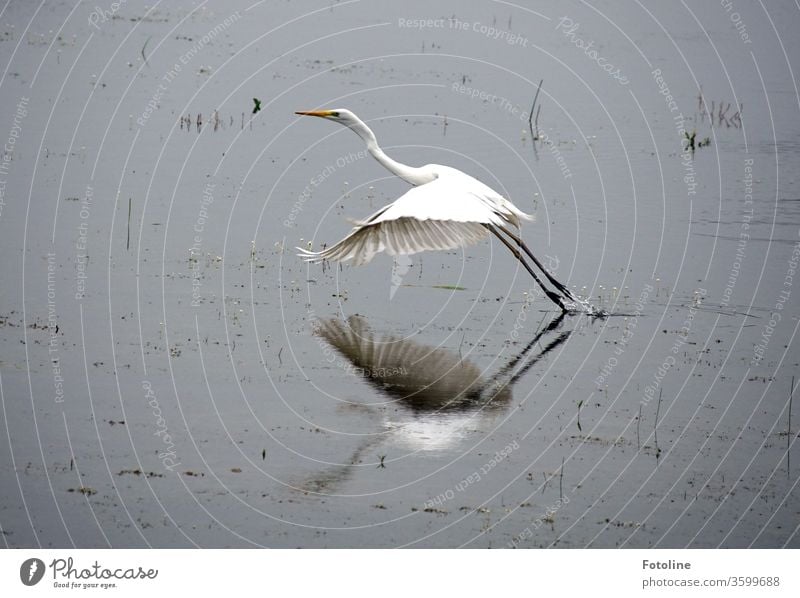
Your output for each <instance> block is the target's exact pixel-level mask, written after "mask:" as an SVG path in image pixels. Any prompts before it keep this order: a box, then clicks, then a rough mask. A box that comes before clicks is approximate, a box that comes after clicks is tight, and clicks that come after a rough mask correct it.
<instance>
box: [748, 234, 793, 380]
mask: <svg viewBox="0 0 800 598" xmlns="http://www.w3.org/2000/svg"><path fill="white" fill-rule="evenodd" d="M797 235H798V236H800V230H798V231H797ZM798 265H800V241H797V242H796V243H795V244H794V246H793V247H792V253H791V255H790V256H789V259H788V260H787V265H786V274H785V275H784V277H783V285H781V290H780V291H778V297H777V299H776V300H775V306H774V307H773V309H772V312H771V313H770V315H769V321H768V322H767V323H766V324H764V329H763V331H762V332H761V338H760V339H759V341H758V343H756V346H755V347H753V359H752V360H751V361H750V365H758V364H759V363H760V362H761V360H762V359H764V355H765V354H766V351H767V346H769V342H770V340H771V339H772V335H773V334H774V332H775V329H776V328H777V327H778V324H779V323H780V322H781V320H782V319H783V315H782V313H783V308H784V307H785V306H786V302H787V301H789V298H790V297H791V296H792V285H793V284H794V277H795V275H796V274H797V267H798Z"/></svg>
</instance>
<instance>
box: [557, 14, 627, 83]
mask: <svg viewBox="0 0 800 598" xmlns="http://www.w3.org/2000/svg"><path fill="white" fill-rule="evenodd" d="M580 27H581V24H580V23H576V22H575V21H573V20H572V19H571V18H569V17H561V19H560V20H559V21H558V23H557V24H556V31H558V30H561V33H563V34H564V37H566V38H567V39H568V40H569V41H570V43H572V44H573V45H574V46H575V47H576V48H578V49H579V50H582V51H583V53H584V54H585V55H586V56H587V57H588V58H589V59H590V60H592V61H594V62H595V63H597V66H599V67H600V69H602V70H603V71H605V72H606V73H608V75H609V76H610V77H612V78H613V79H615V80H616V81H617V83H619V84H620V85H627V84H628V83H630V81H629V80H628V77H627V76H626V75H623V74H622V70H621V69H620V68H619V67H617V66H615V65H614V64H612V63H611V62H609V61H608V59H607V58H605V57H603V56H600V53H599V52H598V51H597V50H596V49H595V47H594V40H590V41H588V42H587V41H585V40H584V39H583V38H581V37H578V35H577V34H576V32H577V31H578V29H580Z"/></svg>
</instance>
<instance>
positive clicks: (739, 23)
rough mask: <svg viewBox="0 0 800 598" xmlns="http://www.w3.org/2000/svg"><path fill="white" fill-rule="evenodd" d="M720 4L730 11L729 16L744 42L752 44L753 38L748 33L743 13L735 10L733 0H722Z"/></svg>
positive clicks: (726, 10) (727, 11)
mask: <svg viewBox="0 0 800 598" xmlns="http://www.w3.org/2000/svg"><path fill="white" fill-rule="evenodd" d="M719 4H720V6H722V8H723V9H725V12H726V13H728V18H729V19H730V20H731V23H733V26H734V27H736V32H737V33H738V34H739V39H741V40H742V43H745V44H752V43H753V40H751V39H750V35H749V34H748V33H747V24H746V23H745V22H744V19H742V15H740V14H739V13H738V12H737V11H736V10H734V6H733V2H732V0H720V3H719Z"/></svg>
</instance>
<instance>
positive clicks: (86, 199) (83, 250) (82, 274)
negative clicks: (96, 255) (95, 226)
mask: <svg viewBox="0 0 800 598" xmlns="http://www.w3.org/2000/svg"><path fill="white" fill-rule="evenodd" d="M93 201H94V189H93V188H92V186H91V185H86V194H85V195H84V196H83V197H82V198H81V204H80V205H81V208H80V211H79V212H78V217H79V218H80V222H79V223H78V230H77V233H78V236H77V239H76V240H75V300H76V301H81V300H82V299H83V298H84V297H85V296H86V278H87V276H86V267H87V266H88V264H89V251H88V237H89V216H90V215H91V209H92V202H93Z"/></svg>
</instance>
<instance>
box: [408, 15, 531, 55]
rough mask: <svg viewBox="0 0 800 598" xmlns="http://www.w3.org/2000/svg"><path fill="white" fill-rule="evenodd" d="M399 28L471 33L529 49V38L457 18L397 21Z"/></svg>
mask: <svg viewBox="0 0 800 598" xmlns="http://www.w3.org/2000/svg"><path fill="white" fill-rule="evenodd" d="M397 26H398V27H399V28H401V29H417V30H419V31H422V30H424V29H451V30H455V31H471V32H473V33H478V34H480V35H483V36H484V37H488V38H489V39H492V40H500V41H503V42H505V43H507V44H508V45H509V46H520V47H522V48H527V47H528V44H529V43H530V42H529V41H528V38H527V37H525V36H523V35H520V34H518V33H514V32H512V31H509V30H507V29H500V28H498V27H495V26H494V25H486V24H485V23H483V22H481V21H471V22H470V21H462V20H460V19H457V18H456V17H450V18H447V19H445V18H441V19H405V18H402V17H401V18H399V19H397Z"/></svg>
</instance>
